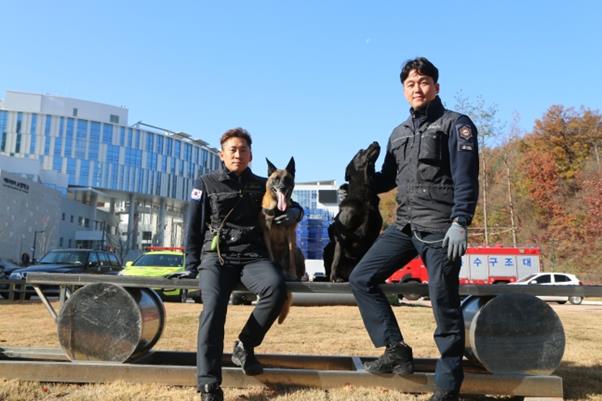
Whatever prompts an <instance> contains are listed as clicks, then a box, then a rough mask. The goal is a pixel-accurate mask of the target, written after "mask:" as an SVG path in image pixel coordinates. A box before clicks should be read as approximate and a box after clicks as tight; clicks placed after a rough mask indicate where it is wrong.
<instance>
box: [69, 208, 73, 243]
mask: <svg viewBox="0 0 602 401" xmlns="http://www.w3.org/2000/svg"><path fill="white" fill-rule="evenodd" d="M71 222H72V223H73V215H71ZM69 243H71V242H69Z"/></svg>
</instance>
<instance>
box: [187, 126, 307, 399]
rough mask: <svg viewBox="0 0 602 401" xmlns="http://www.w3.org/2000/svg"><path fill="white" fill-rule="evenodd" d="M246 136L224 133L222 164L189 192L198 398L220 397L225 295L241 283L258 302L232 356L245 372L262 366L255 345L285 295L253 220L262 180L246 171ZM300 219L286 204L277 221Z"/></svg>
mask: <svg viewBox="0 0 602 401" xmlns="http://www.w3.org/2000/svg"><path fill="white" fill-rule="evenodd" d="M251 142H252V141H251V136H250V135H249V133H248V132H247V131H246V130H245V129H242V128H234V129H231V130H228V131H226V132H225V133H224V134H223V135H222V137H221V139H220V144H221V151H220V158H221V160H222V162H223V164H224V165H223V168H222V169H221V170H218V171H215V172H212V173H209V174H206V175H204V176H202V177H200V178H199V179H198V180H197V182H196V183H195V185H194V189H193V190H192V194H191V196H190V197H191V199H190V205H189V213H188V229H187V234H186V270H187V271H188V273H189V274H188V277H196V275H197V272H200V277H199V280H200V284H199V286H200V290H201V296H202V298H203V311H202V312H201V314H200V317H199V332H198V346H197V375H198V391H199V392H200V393H201V400H202V401H222V400H223V398H224V395H223V392H222V389H221V388H220V384H221V382H222V357H223V348H224V324H225V322H226V311H227V308H228V301H229V299H230V294H231V292H232V290H233V288H234V287H235V286H236V284H238V283H239V282H242V283H243V284H244V286H245V287H246V288H247V289H248V290H249V291H251V292H253V293H255V294H256V295H258V296H259V301H258V302H257V305H256V306H255V309H254V310H253V313H252V314H251V316H250V317H249V320H248V321H247V323H246V324H245V326H244V327H243V329H242V331H241V332H240V334H239V336H238V341H236V342H235V343H234V351H233V352H232V362H233V363H234V364H235V365H238V366H240V367H242V370H243V372H244V373H245V374H247V375H258V374H261V373H262V372H263V368H262V366H261V364H260V363H259V361H257V359H256V358H255V354H254V349H255V347H257V346H258V345H260V344H261V342H262V341H263V338H264V336H265V334H266V333H267V331H268V330H269V328H270V327H271V326H272V323H274V320H275V319H276V318H277V317H278V314H279V313H280V310H281V309H282V305H283V303H284V300H285V298H286V285H285V282H284V275H283V274H282V269H278V268H277V267H276V266H275V265H274V264H273V263H272V262H270V260H269V259H268V253H267V249H266V246H265V243H264V240H263V235H262V232H261V229H260V228H259V226H258V218H259V213H260V211H261V199H262V197H263V194H264V192H265V184H266V179H265V178H262V177H258V176H256V175H254V174H253V173H252V172H251V169H250V168H249V163H250V162H251V160H252V153H251ZM301 217H302V210H301V209H300V207H299V206H298V205H297V206H294V207H291V208H288V210H287V213H286V214H284V215H282V216H281V217H280V219H279V220H278V221H277V223H280V224H289V222H292V221H297V220H299V219H300V218H301Z"/></svg>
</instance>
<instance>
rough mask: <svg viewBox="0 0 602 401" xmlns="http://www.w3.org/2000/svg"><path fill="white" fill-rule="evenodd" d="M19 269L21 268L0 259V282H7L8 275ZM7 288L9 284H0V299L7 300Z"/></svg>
mask: <svg viewBox="0 0 602 401" xmlns="http://www.w3.org/2000/svg"><path fill="white" fill-rule="evenodd" d="M21 267H23V266H21V265H19V264H17V263H15V262H12V261H10V260H8V259H3V258H0V280H8V279H9V276H10V274H11V273H12V272H13V271H14V270H16V269H20V268H21ZM8 288H9V284H2V283H0V297H2V298H6V299H8Z"/></svg>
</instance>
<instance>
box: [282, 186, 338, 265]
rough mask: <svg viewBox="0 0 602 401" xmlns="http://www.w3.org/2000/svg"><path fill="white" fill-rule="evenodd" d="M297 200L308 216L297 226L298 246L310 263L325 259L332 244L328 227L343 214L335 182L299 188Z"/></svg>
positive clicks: (296, 191)
mask: <svg viewBox="0 0 602 401" xmlns="http://www.w3.org/2000/svg"><path fill="white" fill-rule="evenodd" d="M293 200H295V201H296V202H297V203H299V204H300V205H301V206H303V209H304V210H305V216H304V218H303V220H302V221H301V223H300V224H299V225H298V226H297V245H298V246H299V248H300V249H301V251H302V252H303V255H304V256H305V258H306V259H322V253H323V252H322V251H323V250H324V247H325V246H326V244H327V243H328V241H329V238H328V226H329V225H330V223H332V219H333V218H334V216H335V215H336V214H337V212H338V211H339V191H338V187H337V186H336V182H335V181H334V180H329V181H312V182H301V183H297V184H295V189H294V190H293Z"/></svg>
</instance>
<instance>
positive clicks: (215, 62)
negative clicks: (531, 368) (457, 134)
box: [0, 0, 602, 183]
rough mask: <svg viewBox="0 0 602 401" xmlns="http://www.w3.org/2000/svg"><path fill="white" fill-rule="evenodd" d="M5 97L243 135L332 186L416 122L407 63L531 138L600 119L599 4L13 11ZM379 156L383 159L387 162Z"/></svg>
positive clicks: (111, 6) (35, 4)
mask: <svg viewBox="0 0 602 401" xmlns="http://www.w3.org/2000/svg"><path fill="white" fill-rule="evenodd" d="M0 15H1V18H0V29H1V30H0V31H1V32H2V37H3V41H2V45H1V47H0V48H1V49H2V51H1V54H2V56H1V58H0V60H1V63H0V72H1V74H0V98H3V97H4V91H5V90H18V91H27V92H35V93H50V94H53V95H58V96H66V97H74V98H81V99H86V100H91V101H97V102H102V103H108V104H112V105H118V106H119V105H123V106H126V107H127V108H128V109H129V116H130V117H129V123H130V124H133V123H135V122H137V121H139V120H142V121H144V122H146V123H149V124H153V125H158V126H161V127H165V128H169V129H171V130H174V131H184V132H187V133H189V134H191V135H192V136H193V137H195V138H201V139H203V140H206V141H208V142H209V143H210V144H212V145H213V146H217V145H218V138H219V136H220V135H221V133H222V132H223V131H225V130H226V129H228V128H231V127H235V126H243V127H245V128H247V129H248V130H249V131H250V132H251V134H252V135H253V139H254V144H253V153H254V163H253V170H254V171H255V172H256V173H259V174H262V175H263V174H265V170H266V165H265V162H264V158H265V157H266V156H267V157H269V158H270V159H271V160H272V161H273V162H274V163H275V164H276V165H277V166H283V165H284V164H286V162H287V161H288V159H289V158H290V156H294V157H295V159H296V161H297V181H309V180H325V179H336V180H337V182H338V183H341V182H342V180H343V177H344V170H345V166H346V164H347V163H348V161H349V160H350V159H351V157H352V156H353V155H354V154H355V152H356V151H357V150H358V149H360V148H364V147H366V146H367V145H368V144H370V142H372V141H374V140H376V141H378V142H379V143H380V144H381V146H382V147H383V149H384V148H385V146H386V142H387V138H388V136H389V134H390V132H391V130H392V129H393V128H394V127H395V126H396V125H397V124H399V123H400V122H401V121H403V120H404V119H405V118H406V117H407V114H408V106H407V103H406V102H405V100H404V98H403V96H402V91H401V86H400V83H399V78H398V77H399V71H400V68H401V65H402V64H403V62H404V61H405V60H407V59H409V58H414V57H416V56H426V57H428V58H429V59H431V61H433V62H434V63H435V64H436V65H437V66H438V67H439V70H440V84H441V98H442V99H443V101H444V103H445V104H446V105H447V106H448V107H450V108H453V106H454V105H455V97H456V96H457V95H458V94H459V93H460V92H461V93H462V94H463V96H465V97H467V98H469V99H471V100H474V101H476V99H477V97H478V96H481V97H482V98H483V99H484V101H485V103H486V104H496V105H497V107H498V109H499V113H498V116H499V118H500V120H501V121H502V122H504V123H505V124H506V128H509V127H510V126H511V121H512V118H513V115H514V114H515V113H519V115H520V123H519V125H520V128H521V129H522V130H523V131H527V132H528V131H530V130H531V128H532V127H533V123H534V121H535V119H537V118H540V117H541V116H542V115H543V114H544V113H545V111H546V110H547V109H548V108H549V107H550V106H551V105H553V104H562V105H565V106H569V107H575V108H579V107H581V106H585V107H588V108H591V109H596V110H600V109H601V108H602V98H601V96H600V93H599V92H600V89H601V88H602V85H601V84H602V82H601V81H602V80H601V78H600V74H601V73H602V52H601V50H600V49H602V43H601V41H602V27H601V26H602V22H601V20H600V16H601V15H602V2H599V1H594V0H592V1H574V2H567V1H524V0H523V1H499V2H493V1H446V2H443V1H441V2H438V1H430V2H409V1H401V0H398V1H372V2H367V1H365V2H362V1H327V0H322V1H313V0H309V1H284V0H280V1H260V0H258V1H221V2H218V1H212V2H207V1H171V2H165V1H109V0H103V1H81V0H79V1H60V0H57V1H52V2H49V1H28V0H19V1H9V2H3V5H2V8H1V12H0ZM382 159H383V156H382V155H381V158H380V159H379V162H378V166H380V163H381V162H382Z"/></svg>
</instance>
